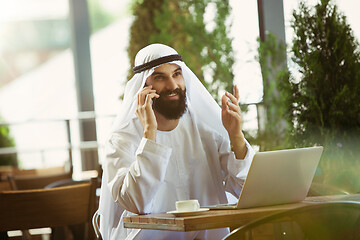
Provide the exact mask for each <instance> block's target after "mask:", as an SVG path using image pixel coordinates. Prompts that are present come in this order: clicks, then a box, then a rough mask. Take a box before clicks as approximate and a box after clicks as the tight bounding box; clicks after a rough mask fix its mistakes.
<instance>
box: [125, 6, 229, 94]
mask: <svg viewBox="0 0 360 240" xmlns="http://www.w3.org/2000/svg"><path fill="white" fill-rule="evenodd" d="M210 8H213V9H214V10H215V11H214V18H213V22H212V27H211V28H209V27H208V26H209V25H207V24H206V22H205V21H204V19H205V18H204V17H205V14H207V13H208V11H210V10H209V9H210ZM133 14H134V17H135V19H134V22H133V24H132V26H131V29H130V36H131V37H130V38H131V39H130V44H129V47H128V55H129V59H130V61H131V69H132V67H133V66H134V59H135V55H136V53H137V52H138V51H139V50H140V49H141V48H143V47H145V46H147V45H148V44H151V43H163V44H166V45H169V46H171V47H173V48H175V49H176V50H177V51H178V52H179V53H180V54H181V55H182V57H183V59H184V61H185V62H186V64H187V65H188V66H189V68H190V69H191V70H192V71H193V72H194V73H195V74H196V75H197V76H198V77H199V79H200V80H201V81H202V83H203V84H204V86H205V87H206V88H207V89H208V90H209V91H210V93H211V94H212V95H213V96H214V98H215V99H217V100H218V92H219V90H221V89H224V90H227V91H232V85H233V84H232V82H233V78H234V75H233V72H232V67H233V64H234V57H233V51H232V45H231V41H232V39H231V38H230V37H229V29H230V23H229V21H228V17H229V14H230V6H229V3H228V1H222V0H202V1H198V0H197V1H195V0H190V1H186V0H180V1H175V0H143V1H135V2H134V3H133ZM131 69H130V71H129V76H128V78H130V77H131V76H132V74H133V73H132V71H131Z"/></svg>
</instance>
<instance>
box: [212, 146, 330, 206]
mask: <svg viewBox="0 0 360 240" xmlns="http://www.w3.org/2000/svg"><path fill="white" fill-rule="evenodd" d="M322 152H323V147H321V146H319V147H309V148H297V149H287V150H279V151H268V152H257V153H256V154H255V156H254V158H253V161H252V163H251V166H250V169H249V173H248V175H247V177H246V180H245V183H244V186H243V188H242V191H241V193H240V197H239V199H238V202H237V203H235V204H219V205H213V206H206V208H210V209H240V208H252V207H261V206H270V205H278V204H286V203H295V202H300V201H302V200H304V199H305V198H306V196H307V194H308V191H309V188H310V185H311V182H312V180H313V177H314V175H315V171H316V168H317V166H318V163H319V161H320V157H321V154H322Z"/></svg>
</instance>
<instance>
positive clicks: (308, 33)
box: [282, 0, 360, 190]
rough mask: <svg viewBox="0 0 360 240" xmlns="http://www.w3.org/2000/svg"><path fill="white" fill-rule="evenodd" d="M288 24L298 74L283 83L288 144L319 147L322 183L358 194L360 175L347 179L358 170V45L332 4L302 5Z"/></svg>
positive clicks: (359, 80)
mask: <svg viewBox="0 0 360 240" xmlns="http://www.w3.org/2000/svg"><path fill="white" fill-rule="evenodd" d="M291 25H292V28H293V29H294V32H295V37H294V39H293V45H292V53H293V61H294V62H295V63H296V65H297V66H298V69H299V73H300V79H297V80H292V81H287V82H286V81H284V82H283V83H282V86H283V89H284V91H287V92H288V94H287V95H286V98H285V99H284V101H285V103H286V104H287V106H288V108H287V111H286V113H287V116H288V121H289V123H290V126H292V129H291V132H290V139H291V143H292V144H293V146H299V147H300V146H312V145H316V144H317V145H323V146H324V147H325V150H324V154H323V158H322V161H321V162H320V163H321V164H320V167H321V169H322V170H323V171H328V172H327V173H326V174H324V175H323V177H324V179H323V181H324V182H328V183H333V184H337V185H341V186H342V187H344V188H348V189H350V190H354V189H357V190H359V189H360V181H359V179H358V177H355V176H354V175H355V174H356V176H357V175H358V174H357V173H354V172H352V174H350V172H351V171H352V169H353V168H354V167H357V168H360V161H359V156H360V155H359V154H360V151H359V147H358V146H359V144H360V53H359V44H358V42H357V40H356V39H355V38H354V35H353V32H352V30H351V28H350V26H349V24H348V23H347V22H346V17H345V16H344V15H342V14H341V13H339V11H338V9H337V7H336V5H333V4H332V3H331V1H330V0H321V2H320V3H319V4H317V5H316V6H315V7H308V6H306V4H305V2H304V1H303V2H301V3H300V5H299V9H298V10H297V11H296V10H295V11H294V12H293V21H292V23H291ZM339 169H344V171H342V173H340V172H339ZM349 171H350V172H349ZM356 172H357V171H356ZM356 179H357V180H356ZM354 180H356V181H355V182H354Z"/></svg>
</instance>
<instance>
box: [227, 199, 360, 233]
mask: <svg viewBox="0 0 360 240" xmlns="http://www.w3.org/2000/svg"><path fill="white" fill-rule="evenodd" d="M260 238H261V239H268V240H272V239H316V240H322V239H324V240H325V239H326V240H340V239H347V240H350V239H360V202H351V201H348V202H327V203H316V204H313V205H308V206H304V207H299V208H296V209H291V210H286V211H283V212H280V213H275V214H272V215H269V216H266V217H264V218H261V219H258V220H255V221H253V222H251V223H248V224H246V225H244V226H242V227H239V228H237V229H235V230H234V231H232V232H231V233H230V234H229V235H227V236H226V237H225V238H224V239H223V240H225V239H226V240H233V239H237V240H239V239H260Z"/></svg>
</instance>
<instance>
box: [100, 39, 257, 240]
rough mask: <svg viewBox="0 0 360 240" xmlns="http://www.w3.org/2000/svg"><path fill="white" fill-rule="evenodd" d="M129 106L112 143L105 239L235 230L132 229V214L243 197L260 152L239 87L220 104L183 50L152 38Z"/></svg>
mask: <svg viewBox="0 0 360 240" xmlns="http://www.w3.org/2000/svg"><path fill="white" fill-rule="evenodd" d="M133 70H134V73H135V74H134V76H133V78H132V79H131V80H130V81H129V82H128V83H127V85H126V88H125V94H124V100H123V103H122V108H121V112H120V113H119V115H118V116H117V119H116V120H115V122H114V130H113V132H112V134H111V136H110V138H109V141H108V142H107V144H106V154H107V157H106V160H105V162H104V163H103V170H104V174H103V180H102V188H101V196H100V207H99V213H100V230H101V234H102V237H103V239H156V240H158V239H221V238H222V237H224V236H225V235H226V234H227V233H228V229H226V228H224V229H213V230H206V231H193V232H174V231H158V230H145V229H143V230H140V229H126V228H124V227H123V222H122V219H123V217H124V216H131V215H133V214H145V213H162V212H167V211H171V210H174V208H175V202H176V201H179V200H187V199H198V200H199V202H200V205H202V206H204V205H215V204H223V203H227V196H226V191H227V192H229V193H231V194H233V195H234V196H236V197H238V196H239V194H240V192H241V189H242V186H243V183H244V180H245V178H246V175H247V173H248V169H249V166H250V164H251V161H252V158H253V156H254V151H253V149H252V148H251V146H250V145H249V143H248V142H247V141H246V139H245V138H244V135H243V133H242V117H241V111H240V108H239V106H238V100H239V90H238V89H237V87H235V88H234V95H233V94H230V93H225V94H224V96H223V97H222V107H221V108H220V107H219V106H218V104H217V103H216V102H215V100H214V99H213V98H212V97H211V95H210V94H209V92H208V91H207V90H206V89H205V87H204V86H203V85H202V84H201V82H200V81H199V79H198V78H197V77H196V76H195V75H194V73H193V72H192V71H191V70H190V69H189V68H188V67H187V66H186V65H185V63H184V62H183V61H182V59H181V56H180V55H179V54H178V53H177V52H176V51H175V50H174V49H173V48H171V47H169V46H166V45H162V44H152V45H149V46H147V47H145V48H143V49H141V50H140V51H139V52H138V54H137V55H136V58H135V67H134V69H133Z"/></svg>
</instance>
